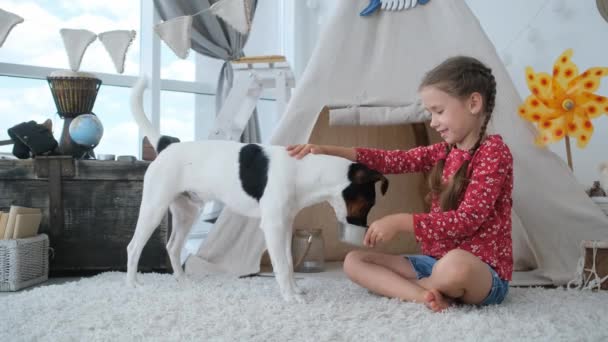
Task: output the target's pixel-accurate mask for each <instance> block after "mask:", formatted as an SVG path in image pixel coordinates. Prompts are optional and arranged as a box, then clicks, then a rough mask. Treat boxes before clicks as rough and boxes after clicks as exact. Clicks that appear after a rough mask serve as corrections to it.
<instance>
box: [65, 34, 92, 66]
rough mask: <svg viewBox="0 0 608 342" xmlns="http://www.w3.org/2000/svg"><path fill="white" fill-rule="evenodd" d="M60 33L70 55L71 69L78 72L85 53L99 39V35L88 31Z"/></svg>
mask: <svg viewBox="0 0 608 342" xmlns="http://www.w3.org/2000/svg"><path fill="white" fill-rule="evenodd" d="M59 32H60V33H61V38H63V45H64V46H65V51H66V52H67V54H68V60H69V62H70V69H72V71H78V69H79V68H80V62H81V61H82V56H83V55H84V52H85V51H86V49H87V47H89V45H90V44H91V43H92V42H94V41H95V39H97V35H96V34H95V33H93V32H91V31H88V30H73V29H61V30H59Z"/></svg>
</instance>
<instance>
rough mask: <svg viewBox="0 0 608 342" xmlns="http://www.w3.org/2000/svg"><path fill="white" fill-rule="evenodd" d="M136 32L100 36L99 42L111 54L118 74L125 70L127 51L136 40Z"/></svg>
mask: <svg viewBox="0 0 608 342" xmlns="http://www.w3.org/2000/svg"><path fill="white" fill-rule="evenodd" d="M135 35H136V33H135V31H133V30H115V31H107V32H102V33H100V34H99V35H98V38H99V40H100V41H101V43H102V44H103V46H104V47H105V48H106V51H108V54H110V58H112V62H113V63H114V67H115V68H116V72H118V73H119V74H122V73H123V72H124V70H125V57H126V55H127V50H128V49H129V46H131V43H132V42H133V39H135Z"/></svg>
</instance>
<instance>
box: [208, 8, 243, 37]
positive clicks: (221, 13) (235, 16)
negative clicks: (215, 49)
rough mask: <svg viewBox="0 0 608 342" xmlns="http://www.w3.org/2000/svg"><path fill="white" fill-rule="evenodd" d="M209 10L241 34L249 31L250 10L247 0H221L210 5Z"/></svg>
mask: <svg viewBox="0 0 608 342" xmlns="http://www.w3.org/2000/svg"><path fill="white" fill-rule="evenodd" d="M209 10H211V13H213V14H215V15H216V16H218V17H220V18H222V19H223V20H224V21H225V22H226V23H228V24H229V25H230V26H232V27H234V29H235V30H237V31H239V32H240V33H242V34H247V33H249V31H250V30H251V22H250V18H251V9H250V6H249V2H248V0H221V1H218V2H216V3H214V4H213V5H211V7H209Z"/></svg>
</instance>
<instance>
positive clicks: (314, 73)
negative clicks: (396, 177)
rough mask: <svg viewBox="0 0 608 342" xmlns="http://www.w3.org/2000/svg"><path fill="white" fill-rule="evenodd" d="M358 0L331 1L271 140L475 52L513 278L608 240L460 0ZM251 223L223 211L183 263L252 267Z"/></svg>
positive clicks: (396, 90) (549, 270) (304, 133)
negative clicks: (509, 206)
mask: <svg viewBox="0 0 608 342" xmlns="http://www.w3.org/2000/svg"><path fill="white" fill-rule="evenodd" d="M367 2H368V1H367V0H356V1H353V0H341V1H340V3H339V4H338V5H337V7H336V10H335V12H334V14H333V16H332V17H331V18H329V19H328V23H327V25H326V27H325V32H324V34H323V35H322V36H321V38H320V40H319V42H318V44H317V46H316V48H315V51H314V52H313V55H312V57H311V60H310V62H309V64H308V66H307V68H306V70H305V71H304V74H303V75H302V78H301V80H300V81H299V82H298V84H297V86H296V89H295V92H294V94H293V97H292V100H291V102H290V103H289V105H288V107H287V110H286V113H285V114H284V115H283V118H282V120H281V121H280V123H279V125H278V128H277V129H276V131H275V134H274V135H273V137H272V139H271V142H272V143H273V144H277V145H286V144H292V143H304V142H307V141H308V140H309V137H310V136H311V133H312V131H313V128H314V127H315V123H316V122H317V118H318V117H319V113H320V112H321V111H322V108H323V107H324V106H329V107H340V106H352V105H361V106H371V107H373V106H378V107H379V110H380V111H385V110H386V108H387V107H390V106H396V107H407V106H411V105H412V104H414V103H415V102H416V93H417V88H418V84H419V82H420V80H421V78H422V76H423V74H424V73H425V72H426V71H427V70H429V69H430V68H432V67H433V66H435V65H436V64H438V63H440V62H441V61H442V60H444V59H445V58H447V57H449V56H453V55H458V54H465V55H471V56H474V57H477V58H479V59H480V60H482V61H483V62H485V63H486V64H487V65H489V66H490V67H491V68H492V70H493V72H494V75H495V76H496V80H497V84H498V96H497V103H496V109H495V112H494V117H493V120H492V121H491V125H490V128H489V129H490V131H491V132H496V133H499V134H501V135H502V136H503V138H504V140H505V141H506V143H507V144H508V145H509V147H510V148H511V151H512V153H513V156H514V163H515V165H514V166H515V168H514V172H515V187H514V194H513V198H514V206H513V243H514V254H515V257H514V258H515V267H516V270H520V272H516V273H515V274H514V283H517V284H547V283H553V284H565V283H566V282H567V281H568V280H570V279H571V278H572V277H573V276H574V274H575V271H576V264H577V261H578V258H579V254H580V249H579V246H580V241H581V240H592V239H604V240H605V239H608V218H607V217H606V216H605V215H604V214H603V213H602V212H601V210H600V209H599V207H598V206H597V205H595V204H594V203H593V202H592V201H591V200H590V199H589V198H588V197H587V196H586V194H585V193H584V189H583V187H582V186H581V185H580V184H579V183H578V182H577V181H576V180H575V178H574V176H573V174H572V173H571V172H570V170H569V169H568V167H567V165H566V164H565V163H564V162H563V160H561V159H560V158H559V157H558V156H556V155H555V154H554V153H552V152H551V151H549V150H547V149H541V148H538V147H536V146H535V145H534V128H533V127H532V126H531V125H530V124H528V123H527V122H525V121H523V120H522V119H520V118H519V117H518V115H517V106H518V105H519V104H520V103H521V98H520V96H519V94H518V93H517V91H516V89H515V86H514V85H513V83H512V81H511V79H510V77H509V75H508V73H507V71H506V69H505V67H504V65H503V64H502V62H501V61H500V59H499V57H498V55H497V53H496V51H495V48H494V46H493V45H492V43H491V42H490V40H489V39H488V38H487V36H486V35H485V33H484V32H483V29H482V28H481V26H480V24H479V22H478V20H477V19H476V18H475V16H474V15H473V13H472V12H471V11H470V9H469V8H468V6H467V5H466V3H465V2H464V0H433V1H430V2H429V3H428V4H427V5H425V6H418V7H416V8H414V9H412V10H408V11H401V12H383V11H380V12H378V13H376V14H374V15H372V16H370V17H365V18H363V17H360V16H359V15H358V13H359V11H360V10H361V9H362V8H364V7H365V6H366V4H367ZM522 75H523V71H522ZM370 112H373V111H370V110H367V111H366V113H367V115H370ZM371 115H373V113H372V114H371ZM372 121H373V120H372ZM403 196H418V193H416V194H415V195H414V194H412V195H408V194H403ZM379 201H381V199H379ZM258 227H259V221H258V220H255V219H248V218H244V217H241V216H238V215H235V214H233V213H231V212H230V211H228V210H225V211H224V212H223V213H222V215H221V216H220V218H219V219H218V222H217V223H216V227H215V228H214V230H213V231H212V232H211V234H210V236H209V238H208V239H207V240H206V241H205V242H204V243H203V244H202V246H201V248H200V250H199V252H198V254H197V255H195V256H192V257H190V258H189V259H188V260H187V262H186V271H187V272H188V273H203V272H209V271H218V270H221V271H227V272H231V273H235V274H251V273H256V272H258V271H259V267H260V258H261V256H262V254H263V252H264V250H265V245H264V241H263V236H262V233H261V230H259V229H258ZM523 271H525V272H523Z"/></svg>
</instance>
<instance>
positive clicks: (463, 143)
mask: <svg viewBox="0 0 608 342" xmlns="http://www.w3.org/2000/svg"><path fill="white" fill-rule="evenodd" d="M419 93H420V97H421V99H422V102H423V103H424V106H425V108H426V109H427V110H428V111H429V112H430V113H431V124H430V125H431V127H432V128H433V129H435V130H436V131H437V132H438V133H439V134H440V135H441V138H442V139H443V140H445V142H442V143H438V144H434V145H431V146H422V147H416V148H413V149H410V150H408V151H400V150H395V151H385V150H379V149H371V148H345V147H338V146H326V145H313V144H303V145H292V146H288V147H287V150H288V151H289V154H290V155H291V156H294V157H296V158H302V157H304V156H305V155H307V154H308V153H313V154H319V153H322V154H329V155H335V156H341V157H344V158H347V159H350V160H352V161H357V162H359V163H363V164H365V165H367V166H368V167H370V168H373V169H376V170H378V171H379V172H381V173H385V174H391V173H393V174H394V173H407V172H429V171H430V176H429V187H430V191H429V194H428V196H427V200H428V201H430V204H431V210H430V213H417V214H407V213H400V214H394V215H388V216H386V217H383V218H381V219H379V220H377V221H375V222H373V223H372V224H371V225H370V226H369V229H368V231H367V234H366V235H365V239H364V243H365V245H366V246H369V247H374V246H375V245H376V244H378V243H379V242H384V241H389V240H391V239H392V238H393V237H394V236H395V235H396V234H397V233H398V232H400V231H403V232H412V233H414V234H415V237H416V240H417V241H418V242H419V243H420V244H421V250H422V253H423V254H422V255H413V256H406V257H403V256H399V255H391V254H384V253H378V252H374V251H368V250H355V251H352V252H350V253H348V254H347V255H346V258H345V260H344V271H345V273H346V274H347V275H348V277H349V278H350V279H351V280H353V281H354V282H356V283H357V284H359V285H361V286H363V287H365V288H367V289H369V290H371V291H373V292H375V293H377V294H381V295H384V296H388V297H393V298H400V299H401V300H407V301H415V302H420V303H422V302H424V303H425V304H426V305H427V306H428V307H429V308H430V309H432V310H433V311H442V310H444V309H446V308H447V307H448V306H449V305H450V304H451V303H453V302H454V301H458V302H461V303H467V304H480V305H488V304H499V303H501V302H502V301H503V300H504V298H505V296H506V295H507V292H508V289H509V281H510V280H511V273H512V270H513V257H512V243H511V206H512V198H511V192H512V188H513V159H512V156H511V152H510V151H509V148H508V147H507V145H506V144H505V143H504V142H503V141H502V138H501V137H500V136H499V135H486V128H487V126H488V122H489V121H490V117H491V115H492V111H493V109H494V102H495V98H496V82H495V80H494V76H493V75H492V72H491V70H490V69H489V68H487V67H486V66H485V65H484V64H482V63H481V62H480V61H478V60H476V59H474V58H471V57H463V56H459V57H453V58H450V59H448V60H446V61H444V62H443V63H441V64H440V65H438V66H437V67H435V68H434V69H433V70H431V71H430V72H428V73H427V74H426V75H425V77H424V79H423V81H422V84H421V85H420V88H419Z"/></svg>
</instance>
